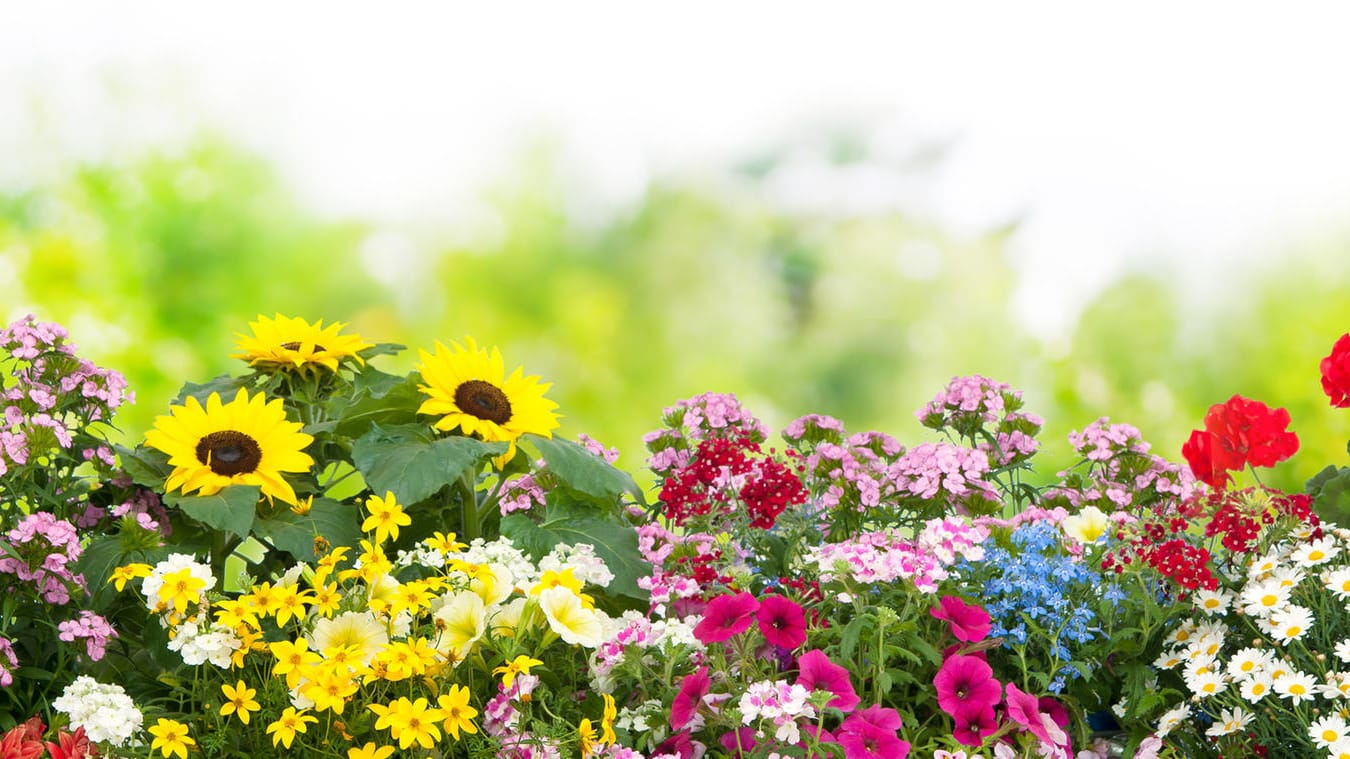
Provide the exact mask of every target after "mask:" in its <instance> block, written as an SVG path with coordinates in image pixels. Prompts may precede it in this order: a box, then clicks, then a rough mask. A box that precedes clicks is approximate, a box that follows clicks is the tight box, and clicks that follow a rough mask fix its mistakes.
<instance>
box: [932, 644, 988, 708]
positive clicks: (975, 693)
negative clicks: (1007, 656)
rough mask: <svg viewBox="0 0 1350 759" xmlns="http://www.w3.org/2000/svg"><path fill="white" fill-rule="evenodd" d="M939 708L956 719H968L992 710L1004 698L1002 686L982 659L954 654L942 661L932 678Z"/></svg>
mask: <svg viewBox="0 0 1350 759" xmlns="http://www.w3.org/2000/svg"><path fill="white" fill-rule="evenodd" d="M933 686H934V687H936V688H937V693H938V706H941V707H942V710H943V711H945V712H947V713H948V714H950V715H952V716H953V717H956V718H958V719H966V720H969V719H971V718H972V717H974V715H977V714H979V713H981V712H983V711H984V710H985V709H991V708H993V707H994V705H995V704H997V703H998V702H999V701H1000V700H1001V699H1002V698H1003V686H1002V685H1000V684H999V682H998V680H996V679H995V678H994V670H993V669H991V668H990V667H989V664H988V663H987V662H985V661H984V660H983V659H980V658H979V657H975V656H964V655H962V654H956V655H955V656H949V657H947V660H946V661H944V662H942V668H941V669H939V670H938V673H937V676H936V677H934V678H933Z"/></svg>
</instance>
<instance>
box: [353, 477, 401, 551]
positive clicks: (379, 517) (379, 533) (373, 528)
mask: <svg viewBox="0 0 1350 759" xmlns="http://www.w3.org/2000/svg"><path fill="white" fill-rule="evenodd" d="M366 512H367V513H369V514H370V516H368V517H366V521H364V522H362V523H361V531H362V532H374V533H375V542H376V543H377V544H379V543H383V542H385V541H386V540H398V528H400V527H407V526H408V525H410V524H412V517H410V516H408V515H407V514H406V513H404V511H403V507H402V506H400V505H399V504H398V501H396V500H395V499H394V491H392V490H386V491H384V497H383V498H381V497H379V496H377V495H372V496H371V497H369V498H367V499H366Z"/></svg>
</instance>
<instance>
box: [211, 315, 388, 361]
mask: <svg viewBox="0 0 1350 759" xmlns="http://www.w3.org/2000/svg"><path fill="white" fill-rule="evenodd" d="M248 326H249V327H250V328H251V329H252V330H253V336H252V337H250V336H248V335H244V334H242V333H238V332H236V333H235V337H236V338H238V342H237V346H238V348H239V350H240V351H241V352H240V353H236V354H234V355H233V356H232V357H231V358H242V359H244V360H245V361H247V362H248V363H249V366H256V367H259V368H262V369H264V370H266V369H284V370H287V371H296V372H300V373H301V374H306V373H308V372H311V371H314V370H315V369H316V367H320V366H322V367H324V368H325V369H327V370H328V371H330V372H336V371H337V370H338V365H339V364H340V363H342V362H343V361H344V360H346V359H352V360H353V361H355V362H356V363H358V364H365V363H366V362H365V360H364V359H362V358H361V356H360V355H359V351H363V350H365V349H366V348H373V347H375V345H374V343H367V342H365V341H363V340H362V339H361V336H360V335H342V334H338V333H340V332H341V331H342V328H343V327H345V326H347V325H346V324H343V323H341V322H333V323H332V324H330V325H328V326H327V327H325V326H323V320H322V319H320V320H319V321H317V322H315V323H313V324H310V323H309V322H307V321H305V320H304V319H300V318H295V317H288V316H282V315H281V314H277V315H276V318H274V319H268V318H267V317H266V316H262V315H261V314H259V315H258V321H256V322H249V324H248Z"/></svg>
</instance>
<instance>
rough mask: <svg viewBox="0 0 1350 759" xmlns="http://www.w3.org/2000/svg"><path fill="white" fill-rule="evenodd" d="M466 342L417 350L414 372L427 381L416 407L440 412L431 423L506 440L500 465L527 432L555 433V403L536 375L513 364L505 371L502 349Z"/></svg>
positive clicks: (433, 412)
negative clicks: (422, 398)
mask: <svg viewBox="0 0 1350 759" xmlns="http://www.w3.org/2000/svg"><path fill="white" fill-rule="evenodd" d="M465 343H467V345H468V347H467V348H465V347H462V346H460V344H459V343H453V342H452V343H451V346H453V349H450V348H446V347H445V346H444V345H442V344H440V343H439V342H438V343H436V354H435V355H431V354H429V353H427V352H426V351H418V353H420V354H421V357H422V365H421V366H419V367H418V371H419V372H420V373H421V375H422V379H423V380H424V381H425V382H426V383H427V384H425V385H419V386H418V389H419V390H421V391H422V392H423V393H425V394H426V395H428V396H430V398H429V399H428V400H426V401H423V402H422V405H421V406H420V407H419V408H418V409H417V413H419V414H444V416H442V417H441V419H440V420H439V421H437V422H436V424H435V427H436V429H438V430H443V431H449V430H453V429H455V428H457V427H458V428H459V430H460V431H461V432H463V433H464V434H465V435H477V436H478V437H480V438H481V439H483V440H487V441H490V442H495V441H505V442H507V443H510V447H509V448H508V449H507V450H506V453H505V454H504V455H502V456H500V457H498V458H497V466H499V467H500V466H502V465H503V464H505V462H507V461H510V460H511V457H512V456H515V455H516V440H517V439H518V438H519V437H520V436H521V435H524V434H525V433H527V432H530V433H534V434H536V435H542V436H544V437H553V432H552V431H553V430H554V429H556V428H557V427H558V415H557V414H555V413H553V410H554V409H556V408H557V407H558V404H556V403H554V402H553V401H550V400H549V399H547V398H545V397H544V393H546V392H548V389H549V388H550V387H552V384H550V383H541V382H539V377H538V376H533V375H532V376H529V377H526V376H524V370H523V369H521V368H517V369H516V370H515V371H514V372H512V373H511V376H509V377H507V376H506V370H505V369H504V368H503V367H502V354H501V353H500V352H498V351H497V349H496V348H493V349H492V350H491V352H489V351H487V350H486V349H482V348H479V347H478V345H477V344H476V343H475V342H474V341H473V338H468V339H466V340H465Z"/></svg>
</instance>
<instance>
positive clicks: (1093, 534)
mask: <svg viewBox="0 0 1350 759" xmlns="http://www.w3.org/2000/svg"><path fill="white" fill-rule="evenodd" d="M1059 526H1060V528H1061V529H1063V530H1064V534H1065V535H1067V536H1069V537H1070V538H1073V539H1074V540H1076V541H1078V542H1079V543H1096V542H1097V541H1098V540H1100V539H1101V537H1102V536H1103V535H1105V534H1106V531H1107V530H1109V529H1110V528H1111V520H1110V519H1109V518H1108V517H1107V516H1106V512H1104V511H1102V510H1101V509H1099V508H1097V507H1096V506H1088V507H1087V508H1085V509H1083V510H1082V511H1079V512H1078V513H1077V514H1074V515H1072V516H1068V517H1065V518H1064V519H1063V521H1061V522H1060V523H1059Z"/></svg>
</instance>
